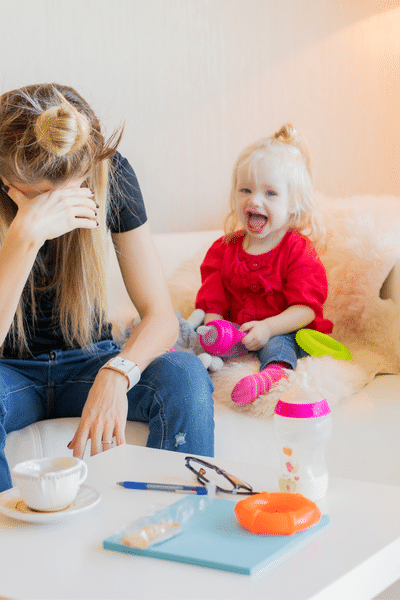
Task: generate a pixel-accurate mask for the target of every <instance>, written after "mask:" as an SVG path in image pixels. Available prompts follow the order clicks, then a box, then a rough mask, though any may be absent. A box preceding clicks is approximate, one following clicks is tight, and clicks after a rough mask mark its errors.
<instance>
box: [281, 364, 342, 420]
mask: <svg viewBox="0 0 400 600" xmlns="http://www.w3.org/2000/svg"><path fill="white" fill-rule="evenodd" d="M299 378H300V382H299V384H297V385H294V386H293V387H292V388H291V389H289V390H288V391H287V392H285V393H283V394H282V396H281V398H280V400H279V401H278V403H277V405H276V406H275V414H276V415H281V416H282V417H291V418H292V419H311V418H316V417H324V416H326V415H329V413H330V412H331V409H330V408H329V404H328V402H327V401H326V400H325V398H323V397H322V396H321V394H319V393H318V392H317V391H316V390H313V389H312V388H309V387H308V385H307V375H306V373H301V374H299Z"/></svg>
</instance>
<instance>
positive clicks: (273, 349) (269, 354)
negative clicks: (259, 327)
mask: <svg viewBox="0 0 400 600" xmlns="http://www.w3.org/2000/svg"><path fill="white" fill-rule="evenodd" d="M296 333H297V332H296V331H295V332H293V333H287V334H285V335H275V336H274V337H272V338H270V339H269V340H268V342H267V343H266V344H265V346H264V347H263V348H261V350H259V351H258V352H257V356H258V359H259V361H260V363H261V365H260V371H262V369H265V367H267V366H268V365H269V364H271V363H273V362H285V363H288V364H289V365H290V366H291V367H292V369H293V370H294V369H295V368H296V365H297V360H298V359H299V358H304V357H305V356H309V354H308V353H307V352H306V351H305V350H303V348H301V347H300V346H299V345H298V343H297V342H296Z"/></svg>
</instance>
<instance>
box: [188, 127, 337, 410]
mask: <svg viewBox="0 0 400 600" xmlns="http://www.w3.org/2000/svg"><path fill="white" fill-rule="evenodd" d="M238 225H241V227H242V228H241V229H239V230H238ZM225 231H226V235H225V236H223V237H222V238H220V239H219V240H217V241H216V242H214V244H213V245H212V246H211V248H210V249H209V250H208V252H207V254H206V256H205V258H204V261H203V263H202V265H201V278H202V286H201V288H200V290H199V292H198V294H197V299H196V308H200V309H202V310H204V312H205V313H206V314H205V319H204V323H205V324H207V323H208V322H210V321H212V320H216V319H227V320H229V321H231V322H232V323H236V324H238V325H240V331H242V332H247V334H246V336H245V337H244V338H243V340H242V343H243V344H244V345H245V347H246V348H247V350H249V351H255V352H257V355H258V358H259V360H260V363H261V366H260V372H259V373H258V374H255V375H248V376H247V377H244V378H243V379H241V380H240V381H239V382H238V383H237V384H236V386H235V388H234V389H233V391H232V400H233V401H234V402H236V403H238V404H247V403H249V402H252V401H253V400H255V399H256V398H258V397H259V396H260V395H261V394H264V393H266V392H267V391H268V390H269V389H270V387H271V386H272V385H273V384H275V383H276V382H277V381H279V380H280V379H281V378H282V377H287V372H286V371H285V369H295V368H296V364H297V359H298V358H301V357H303V356H307V354H306V352H304V350H302V349H301V348H300V347H299V346H298V344H297V343H296V339H295V335H296V332H297V330H299V329H301V328H303V327H308V328H310V329H315V330H317V331H320V332H323V333H330V332H331V331H332V323H331V322H330V321H328V320H327V319H324V317H323V310H322V307H323V304H324V302H325V300H326V297H327V279H326V272H325V269H324V266H323V265H322V263H321V261H320V259H319V258H318V256H317V253H316V250H315V248H314V246H313V245H312V243H311V241H310V240H309V239H308V237H306V235H308V236H310V238H312V239H314V240H315V241H317V240H318V239H320V238H321V237H322V229H321V226H320V224H319V222H318V211H317V208H316V206H315V201H314V194H313V186H312V181H311V171H310V161H309V156H308V153H307V150H306V148H305V146H304V143H303V141H302V139H301V137H300V135H299V134H298V133H297V132H296V130H295V129H294V128H293V127H292V126H291V125H288V124H286V125H284V126H283V127H282V128H281V129H280V131H278V132H277V133H276V134H275V135H274V136H272V137H270V138H264V139H261V140H259V141H258V142H256V143H255V144H253V145H251V146H249V147H247V148H245V150H243V152H242V153H241V154H240V155H239V157H238V159H237V161H236V164H235V167H234V170H233V180H232V189H231V212H230V214H229V215H228V218H227V221H226V227H225Z"/></svg>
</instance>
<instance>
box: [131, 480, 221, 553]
mask: <svg viewBox="0 0 400 600" xmlns="http://www.w3.org/2000/svg"><path fill="white" fill-rule="evenodd" d="M207 490H208V492H207V495H204V496H196V497H195V498H193V497H192V496H190V501H186V502H185V501H181V502H179V503H175V504H172V505H171V506H167V507H166V508H163V509H161V510H153V511H151V512H150V513H148V514H147V515H146V516H144V517H142V518H141V519H138V520H137V521H134V522H133V523H131V524H130V525H129V526H127V527H124V528H123V529H122V530H120V532H119V534H120V535H122V536H123V539H122V543H123V544H124V546H129V547H130V548H140V549H141V550H144V549H146V548H149V547H150V546H153V545H155V544H161V543H162V542H165V541H166V540H169V539H171V538H173V537H175V536H176V535H178V534H179V533H182V531H184V529H185V528H186V527H188V526H189V525H191V524H193V522H194V521H195V520H196V519H197V518H199V517H200V516H201V515H202V514H203V513H204V512H205V511H206V510H207V509H208V507H209V506H210V504H211V502H212V501H213V499H214V496H215V485H213V484H209V485H207Z"/></svg>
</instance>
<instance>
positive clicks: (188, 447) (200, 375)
mask: <svg viewBox="0 0 400 600" xmlns="http://www.w3.org/2000/svg"><path fill="white" fill-rule="evenodd" d="M93 349H94V352H93V353H88V352H84V351H83V350H79V349H78V350H66V351H64V350H53V351H51V352H48V353H45V354H41V355H40V356H37V357H35V358H34V359H28V360H17V359H6V358H3V359H1V360H0V491H4V490H6V489H8V488H10V487H11V486H12V482H11V477H10V471H9V468H8V464H7V460H6V457H5V454H4V446H5V442H6V436H7V433H10V432H11V431H15V430H17V429H22V428H23V427H26V426H27V425H30V424H31V423H34V422H36V421H40V420H43V419H46V418H56V417H80V416H81V414H82V409H83V406H84V404H85V402H86V398H87V396H88V393H89V390H90V388H91V386H92V384H93V381H94V379H95V377H96V375H97V373H98V371H99V369H100V367H101V366H102V365H103V364H104V363H106V362H107V361H108V360H109V359H110V358H112V357H113V356H116V355H117V354H118V353H119V351H120V348H119V346H118V344H116V343H115V342H114V341H112V340H107V341H102V342H98V343H97V344H95V345H94V347H93ZM213 390H214V387H213V384H212V382H211V379H210V377H209V375H208V373H207V370H206V369H205V368H204V367H203V365H202V364H201V362H200V360H199V359H198V358H197V357H196V356H194V355H193V354H189V353H188V352H167V353H165V354H163V355H162V356H160V357H158V358H157V359H156V360H154V361H153V362H152V363H151V364H150V365H149V366H148V367H147V369H145V370H144V371H143V373H142V376H141V379H140V381H139V383H137V384H136V385H135V386H134V387H133V388H132V389H131V390H130V391H129V392H128V403H129V408H128V420H130V421H144V422H147V423H149V437H148V440H147V446H148V447H150V448H160V449H164V450H175V451H177V452H185V453H187V454H200V455H203V456H213V454H214V405H213V398H212V393H213ZM67 451H68V450H67V448H66V452H67Z"/></svg>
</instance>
